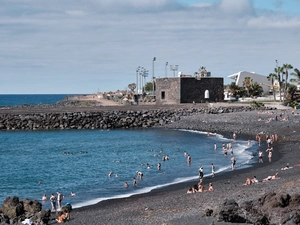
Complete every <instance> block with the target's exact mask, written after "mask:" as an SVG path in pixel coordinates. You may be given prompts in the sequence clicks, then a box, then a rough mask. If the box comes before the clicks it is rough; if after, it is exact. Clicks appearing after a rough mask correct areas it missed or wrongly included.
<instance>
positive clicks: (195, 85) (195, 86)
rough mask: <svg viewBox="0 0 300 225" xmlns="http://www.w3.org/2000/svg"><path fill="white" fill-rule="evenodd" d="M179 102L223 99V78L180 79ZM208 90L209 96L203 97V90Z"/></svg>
mask: <svg viewBox="0 0 300 225" xmlns="http://www.w3.org/2000/svg"><path fill="white" fill-rule="evenodd" d="M180 86H181V87H180V96H181V99H180V103H192V102H195V103H202V102H205V101H208V102H215V101H216V100H217V101H218V102H219V101H223V92H224V88H223V78H221V77H202V78H201V79H199V80H198V79H195V77H186V78H182V79H181V85H180ZM206 90H208V91H209V98H208V99H206V98H205V96H204V95H205V91H206Z"/></svg>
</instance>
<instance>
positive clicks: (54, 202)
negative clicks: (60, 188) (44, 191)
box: [49, 194, 56, 211]
mask: <svg viewBox="0 0 300 225" xmlns="http://www.w3.org/2000/svg"><path fill="white" fill-rule="evenodd" d="M49 200H50V203H51V207H52V211H56V196H55V195H54V194H51V196H50V199H49Z"/></svg>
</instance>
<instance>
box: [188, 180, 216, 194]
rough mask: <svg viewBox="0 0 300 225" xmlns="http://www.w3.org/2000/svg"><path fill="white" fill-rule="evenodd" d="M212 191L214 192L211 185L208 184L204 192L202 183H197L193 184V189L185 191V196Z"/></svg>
mask: <svg viewBox="0 0 300 225" xmlns="http://www.w3.org/2000/svg"><path fill="white" fill-rule="evenodd" d="M213 190H214V187H213V185H212V183H209V185H208V189H207V190H206V189H205V187H204V185H203V184H202V182H201V181H199V182H198V183H197V184H195V185H194V186H193V187H190V188H189V189H188V190H187V194H191V193H198V192H205V191H213Z"/></svg>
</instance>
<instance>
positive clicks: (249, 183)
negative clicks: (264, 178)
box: [243, 177, 253, 186]
mask: <svg viewBox="0 0 300 225" xmlns="http://www.w3.org/2000/svg"><path fill="white" fill-rule="evenodd" d="M252 183H253V182H252V180H251V178H250V177H247V178H246V182H245V183H244V184H243V186H246V185H251V184H252Z"/></svg>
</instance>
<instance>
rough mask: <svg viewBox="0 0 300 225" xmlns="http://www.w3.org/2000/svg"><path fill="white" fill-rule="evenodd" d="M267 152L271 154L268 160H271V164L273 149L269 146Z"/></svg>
mask: <svg viewBox="0 0 300 225" xmlns="http://www.w3.org/2000/svg"><path fill="white" fill-rule="evenodd" d="M266 152H269V153H268V158H269V162H271V161H272V152H273V147H270V146H269V147H268V148H267V150H266Z"/></svg>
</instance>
